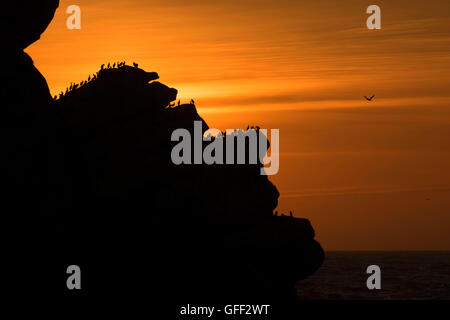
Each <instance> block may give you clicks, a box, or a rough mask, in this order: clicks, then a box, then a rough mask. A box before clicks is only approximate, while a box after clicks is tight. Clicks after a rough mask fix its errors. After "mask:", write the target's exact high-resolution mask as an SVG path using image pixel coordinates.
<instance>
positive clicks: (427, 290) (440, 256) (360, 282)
mask: <svg viewBox="0 0 450 320" xmlns="http://www.w3.org/2000/svg"><path fill="white" fill-rule="evenodd" d="M369 265H378V266H379V267H380V269H381V289H380V290H376V289H374V290H369V289H368V288H367V285H366V281H367V278H368V277H369V276H370V274H367V273H366V269H367V267H368V266H369ZM297 297H298V299H300V300H312V299H314V300H316V299H319V300H428V299H439V300H449V299H450V251H402V252H392V251H384V252H383V251H367V252H364V251H358V252H356V251H332V252H327V253H326V257H325V262H324V264H323V265H322V267H321V268H320V269H319V270H318V271H317V272H316V273H315V274H314V275H312V276H311V277H309V278H307V279H305V280H303V281H300V282H299V283H298V284H297Z"/></svg>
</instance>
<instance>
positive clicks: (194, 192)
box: [1, 1, 323, 304]
mask: <svg viewBox="0 0 450 320" xmlns="http://www.w3.org/2000/svg"><path fill="white" fill-rule="evenodd" d="M44 2H45V1H44ZM52 10H53V9H52ZM52 10H50V11H45V10H44V11H45V12H46V14H45V15H44V16H43V17H42V22H41V24H40V29H39V30H41V29H42V30H43V29H45V27H46V25H47V24H48V22H46V21H47V20H48V17H49V16H53V12H54V10H53V11H52ZM49 12H52V13H51V14H50V13H49ZM44 25H45V27H43V26H44ZM38 33H39V32H38ZM21 34H22V33H21ZM39 34H40V33H39ZM37 37H39V36H37ZM35 38H36V33H32V34H31V35H30V37H28V36H27V37H24V38H23V39H22V40H23V41H22V40H20V42H21V43H28V42H29V41H31V39H35ZM11 43H13V42H11ZM22 49H23V48H22V47H21V46H15V47H14V46H12V45H11V50H10V51H8V60H5V59H4V60H3V61H4V62H7V63H4V65H3V66H2V70H5V74H6V77H4V79H3V80H2V84H1V89H2V91H1V99H2V101H4V102H5V108H4V111H3V116H2V139H3V140H2V143H3V146H5V150H6V156H5V163H4V166H3V168H4V172H5V179H4V180H3V187H4V188H5V189H6V190H7V191H6V192H5V193H3V197H2V203H3V205H4V210H2V212H3V214H2V219H3V221H2V222H3V223H2V227H3V228H5V232H3V235H5V236H6V238H7V239H6V241H7V242H6V243H8V246H7V255H6V257H7V261H8V262H7V263H5V265H6V269H7V271H6V272H7V274H8V281H7V282H8V283H7V284H6V285H7V286H8V288H11V290H16V291H17V292H22V293H23V292H33V291H36V292H37V293H39V294H40V295H43V294H44V293H45V294H50V295H54V296H55V295H56V296H60V295H61V293H64V294H66V295H69V296H70V295H77V294H78V295H82V296H85V297H88V298H92V299H96V298H97V297H105V296H107V297H112V298H118V299H125V298H130V297H140V298H145V299H147V301H151V302H150V303H154V304H158V303H160V302H168V301H169V302H174V303H177V302H180V303H189V302H190V301H206V300H208V301H212V302H227V303H232V301H237V299H239V298H242V299H246V300H245V301H246V303H247V302H250V301H258V300H257V299H265V301H270V300H276V299H288V298H292V297H293V296H292V291H293V289H294V285H295V282H296V281H297V280H300V279H303V278H305V277H307V276H309V275H310V274H312V273H313V272H314V271H315V270H317V269H318V268H319V267H320V265H321V263H322V261H323V250H322V248H321V247H320V245H319V244H318V243H317V242H316V241H315V240H314V230H313V229H312V227H311V225H310V224H309V222H308V221H307V220H305V219H296V218H293V217H286V216H274V215H273V210H274V209H275V208H276V206H277V203H278V197H279V193H278V191H277V189H276V187H275V186H274V185H273V184H272V183H271V182H270V181H269V179H268V178H267V176H263V175H260V174H259V169H260V167H261V165H260V164H256V165H237V164H236V165H206V164H201V165H175V164H173V163H172V161H171V150H172V148H173V146H174V144H175V143H174V142H172V141H171V134H172V132H173V131H174V130H175V129H178V128H185V129H187V130H189V131H190V132H191V134H193V125H194V121H201V122H202V124H203V132H204V131H206V130H207V129H208V125H207V124H206V122H205V121H204V120H203V119H202V117H201V116H200V115H199V114H198V113H197V110H196V108H195V105H194V104H193V103H191V104H182V105H179V106H176V107H174V106H173V103H172V102H173V101H175V100H176V96H177V90H176V89H173V88H170V87H168V86H165V85H164V84H161V83H160V82H157V81H156V80H157V79H158V75H157V74H156V73H154V72H145V71H144V70H142V69H139V68H137V67H136V65H135V66H134V67H132V66H128V65H126V64H124V63H120V64H118V65H119V67H117V68H108V67H107V68H103V67H102V68H101V69H100V70H99V71H98V72H97V73H96V74H94V75H93V76H92V78H91V77H89V79H88V80H87V81H83V83H81V84H72V85H71V87H70V89H68V90H67V91H66V92H65V93H61V94H60V95H59V98H57V99H52V98H51V97H50V94H49V90H48V86H47V84H46V81H45V79H44V78H43V77H42V75H41V74H40V73H39V72H38V71H37V70H36V69H35V68H34V66H33V63H32V60H31V59H30V58H29V57H28V56H27V55H26V54H25V53H23V51H22ZM228 138H229V137H227V139H228ZM208 143H210V142H205V143H204V144H203V147H206V146H207V145H208ZM72 264H77V265H79V266H80V267H81V270H82V272H83V289H82V290H81V291H80V292H72V291H69V290H67V288H66V278H67V274H66V268H67V266H69V265H72ZM30 266H32V269H33V270H34V272H35V276H34V277H33V281H34V282H33V283H34V285H33V286H32V287H30V285H29V279H28V278H27V276H26V274H27V272H28V271H29V270H28V268H30ZM278 270H282V271H278ZM150 299H151V300H150ZM241 301H242V300H241Z"/></svg>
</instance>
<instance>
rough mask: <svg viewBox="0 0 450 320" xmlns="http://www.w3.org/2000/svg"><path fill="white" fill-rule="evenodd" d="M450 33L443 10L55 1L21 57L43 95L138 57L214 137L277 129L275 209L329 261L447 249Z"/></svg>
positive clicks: (202, 0)
mask: <svg viewBox="0 0 450 320" xmlns="http://www.w3.org/2000/svg"><path fill="white" fill-rule="evenodd" d="M72 4H76V5H79V6H80V7H81V13H82V17H81V18H82V22H81V30H68V29H67V27H66V19H67V17H68V16H69V14H67V13H66V8H67V7H68V6H69V5H72ZM371 4H377V5H379V6H380V7H381V18H382V22H381V23H382V29H381V30H368V29H367V28H366V18H367V17H368V15H367V14H366V13H365V11H366V8H367V7H368V6H369V5H371ZM449 26H450V1H448V0H429V1H423V0H420V1H418V0H408V1H406V0H405V1H400V0H391V1H362V0H359V1H356V0H355V1H353V0H347V1H336V0H321V1H302V0H278V1H266V0H226V1H216V0H189V1H186V0H164V1H163V0H147V1H145V0H126V1H125V0H123V1H121V0H108V1H107V0H89V1H88V0H80V1H72V0H71V1H65V0H63V1H61V3H60V7H59V9H58V11H57V13H56V16H55V19H54V20H53V22H52V23H51V25H50V26H49V28H48V29H47V31H46V32H45V33H44V34H43V35H42V36H41V40H40V41H38V42H36V43H34V44H33V45H31V46H30V47H29V48H27V49H26V51H27V52H28V53H29V54H30V55H31V57H32V58H33V60H34V62H35V65H36V67H37V68H38V69H39V70H40V71H41V73H42V74H43V75H44V76H45V77H46V79H47V81H48V84H49V87H50V90H51V92H52V93H53V95H55V94H57V93H59V91H61V90H63V89H64V88H65V87H66V86H68V85H69V84H70V82H80V81H82V80H86V79H87V77H88V75H89V74H92V73H95V72H96V71H97V70H98V69H99V66H100V65H101V64H103V63H105V62H106V63H107V62H109V61H111V62H115V61H122V60H125V61H127V62H128V63H129V64H131V63H132V62H133V61H136V62H138V63H139V66H140V67H141V68H143V69H145V70H147V71H156V72H158V73H159V75H160V77H161V82H162V83H164V84H166V85H168V86H171V87H174V88H177V89H178V91H179V98H181V100H182V102H188V101H189V100H190V99H191V98H194V99H195V102H196V105H197V107H198V111H199V113H200V115H201V116H202V117H203V118H204V119H205V120H206V121H207V123H208V124H209V126H210V127H213V128H219V129H221V130H225V129H227V128H230V129H231V128H245V127H247V125H248V124H250V125H252V124H254V125H259V126H260V127H262V128H279V129H280V170H279V173H278V174H277V175H275V176H271V177H270V179H271V180H272V181H273V182H274V183H275V184H276V185H277V187H278V189H279V191H280V193H281V197H280V199H279V208H278V211H281V212H288V211H289V210H293V212H294V214H295V215H296V216H298V217H306V218H308V219H310V220H311V222H312V224H313V226H314V227H315V229H316V234H317V238H318V240H319V241H320V242H321V244H322V245H323V246H324V248H325V249H326V250H450V90H449V87H450V76H449V71H450V27H449ZM372 94H375V95H376V96H375V99H374V100H373V101H371V102H367V101H365V100H364V98H363V96H364V95H367V96H370V95H372ZM149 214H151V213H149Z"/></svg>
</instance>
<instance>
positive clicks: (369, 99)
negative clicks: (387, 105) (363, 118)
mask: <svg viewBox="0 0 450 320" xmlns="http://www.w3.org/2000/svg"><path fill="white" fill-rule="evenodd" d="M373 97H375V95H373V96H371V97H370V98H367V97H366V96H364V98H366V100H367V101H372V99H373Z"/></svg>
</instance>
